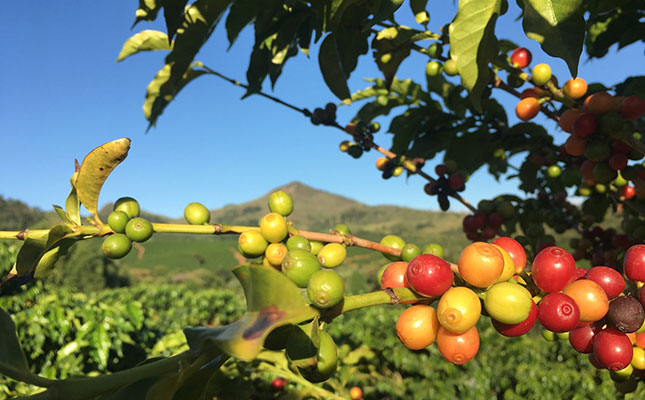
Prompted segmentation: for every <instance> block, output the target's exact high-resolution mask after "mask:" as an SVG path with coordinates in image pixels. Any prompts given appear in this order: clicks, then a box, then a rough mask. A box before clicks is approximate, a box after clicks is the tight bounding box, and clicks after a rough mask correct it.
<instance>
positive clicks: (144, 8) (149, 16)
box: [132, 0, 163, 27]
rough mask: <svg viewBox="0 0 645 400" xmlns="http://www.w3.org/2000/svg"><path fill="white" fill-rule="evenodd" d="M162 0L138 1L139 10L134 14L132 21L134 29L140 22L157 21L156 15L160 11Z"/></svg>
mask: <svg viewBox="0 0 645 400" xmlns="http://www.w3.org/2000/svg"><path fill="white" fill-rule="evenodd" d="M162 3H163V0H159V1H157V0H139V8H138V9H137V12H136V19H135V20H134V24H132V27H134V26H135V25H136V24H138V23H139V22H141V21H154V20H155V19H157V14H158V13H159V10H161V6H162Z"/></svg>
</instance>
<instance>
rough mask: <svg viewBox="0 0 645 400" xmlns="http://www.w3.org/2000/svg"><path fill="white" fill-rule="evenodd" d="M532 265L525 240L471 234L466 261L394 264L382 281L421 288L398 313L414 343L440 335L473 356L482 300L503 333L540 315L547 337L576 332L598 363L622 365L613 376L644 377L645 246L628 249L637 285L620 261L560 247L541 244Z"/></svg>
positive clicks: (452, 354)
mask: <svg viewBox="0 0 645 400" xmlns="http://www.w3.org/2000/svg"><path fill="white" fill-rule="evenodd" d="M525 264H526V252H525V251H524V248H523V247H522V245H521V244H520V243H519V242H517V241H516V240H514V239H512V238H508V237H500V238H498V239H496V240H495V241H494V242H493V243H492V244H489V243H486V242H474V243H471V244H470V245H468V246H467V247H465V248H464V249H463V251H462V252H461V254H460V256H459V260H458V263H457V265H454V264H450V263H448V262H447V261H445V260H444V259H442V258H441V257H437V256H435V255H431V254H421V255H418V256H416V257H414V258H413V259H412V260H410V261H409V262H403V261H401V262H395V263H392V264H389V265H388V266H386V267H385V270H384V271H383V275H382V277H381V279H380V281H381V287H382V288H383V289H387V288H409V289H411V290H413V291H414V292H415V293H417V294H418V295H419V298H418V299H414V300H411V301H407V302H406V303H409V304H413V305H411V306H410V307H409V308H407V309H406V310H405V311H404V312H403V313H402V314H401V315H400V317H399V319H398V321H397V324H396V332H397V335H398V337H399V339H400V340H401V342H402V343H403V344H404V345H405V346H406V347H408V348H410V349H412V350H420V349H423V348H426V347H427V346H430V345H431V344H433V343H435V342H436V343H437V346H438V348H439V351H440V353H441V355H442V356H443V357H444V358H445V359H446V360H447V361H450V362H452V363H455V364H463V363H466V362H468V361H470V360H471V359H472V358H473V357H475V355H476V353H477V351H478V349H479V345H480V341H479V334H478V332H477V329H476V327H475V324H476V322H477V321H478V320H479V318H480V315H481V314H482V308H483V309H485V310H486V314H487V315H488V316H490V318H491V321H492V325H493V326H494V328H495V329H496V330H497V331H498V332H499V333H500V334H502V335H504V336H507V337H517V336H521V335H524V334H526V333H527V332H528V331H529V330H531V329H532V328H533V326H534V325H535V324H536V322H538V321H539V322H540V324H541V325H542V327H543V328H544V329H545V330H546V331H547V333H545V336H551V337H552V336H553V335H555V334H559V335H560V336H561V337H568V338H569V341H570V342H571V344H572V346H573V347H574V348H575V349H576V350H577V351H578V352H581V353H586V354H590V359H591V362H592V363H593V364H594V365H596V366H597V367H599V368H605V369H608V370H610V371H614V372H615V373H612V376H613V375H615V374H618V376H622V377H624V376H628V377H629V376H634V378H633V379H641V378H642V377H643V376H645V350H643V349H642V347H640V346H639V345H638V344H636V345H635V343H636V342H635V341H636V337H637V333H639V332H645V291H643V290H641V291H639V292H638V293H636V292H634V289H633V288H634V287H637V286H638V287H640V286H642V285H643V282H645V245H634V246H632V247H630V248H629V249H628V250H627V252H626V254H625V259H624V266H623V267H624V274H625V276H626V277H627V279H629V280H630V281H632V283H630V285H626V281H625V279H624V278H623V276H622V275H621V274H620V273H619V272H618V271H616V270H615V269H613V268H609V267H606V266H596V267H593V268H591V269H584V268H577V267H576V264H575V260H574V258H573V256H572V255H571V254H570V253H569V252H567V251H566V250H564V249H562V248H560V247H557V246H549V247H546V248H544V249H542V250H541V251H539V252H538V253H537V255H536V256H535V258H534V259H533V262H532V263H531V266H530V272H525V271H524V270H525V268H524V267H525ZM456 276H458V278H456ZM633 295H634V296H633ZM435 302H436V306H433V304H434V303H435ZM414 303H419V304H414ZM644 339H645V338H642V339H641V341H644Z"/></svg>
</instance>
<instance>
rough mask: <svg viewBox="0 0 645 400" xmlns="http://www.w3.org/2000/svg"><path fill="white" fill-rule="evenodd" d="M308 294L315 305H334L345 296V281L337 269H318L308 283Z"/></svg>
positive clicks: (324, 306) (326, 306)
mask: <svg viewBox="0 0 645 400" xmlns="http://www.w3.org/2000/svg"><path fill="white" fill-rule="evenodd" d="M307 296H308V297H309V301H311V304H313V305H314V306H315V307H318V308H330V307H333V306H335V305H336V304H338V303H339V302H340V301H341V300H342V299H343V297H344V296H345V282H344V281H343V278H341V277H340V275H338V274H337V273H336V272H335V271H331V270H320V271H316V272H314V273H313V274H312V275H311V277H310V278H309V282H308V283H307Z"/></svg>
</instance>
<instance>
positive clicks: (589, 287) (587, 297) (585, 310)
mask: <svg viewBox="0 0 645 400" xmlns="http://www.w3.org/2000/svg"><path fill="white" fill-rule="evenodd" d="M564 294H566V295H568V296H570V297H571V298H572V299H573V300H574V301H575V302H576V304H577V305H578V307H579V308H580V321H581V322H595V321H598V320H600V319H601V318H602V317H604V316H605V314H607V310H608V309H609V300H608V299H607V295H606V294H605V291H604V290H603V289H602V288H601V287H600V285H598V284H597V283H596V282H594V281H591V280H589V279H580V280H577V281H574V282H571V283H570V284H569V285H568V286H567V287H565V288H564ZM639 326H640V325H639ZM637 329H638V328H637Z"/></svg>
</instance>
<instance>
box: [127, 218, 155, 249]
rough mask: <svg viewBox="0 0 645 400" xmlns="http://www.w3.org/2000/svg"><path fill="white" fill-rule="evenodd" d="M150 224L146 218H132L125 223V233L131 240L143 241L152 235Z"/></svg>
mask: <svg viewBox="0 0 645 400" xmlns="http://www.w3.org/2000/svg"><path fill="white" fill-rule="evenodd" d="M152 233H153V230H152V224H151V223H150V221H148V220H147V219H144V218H141V217H137V218H132V219H131V220H129V221H128V223H127V224H126V225H125V234H126V236H127V237H128V238H129V239H130V240H132V241H133V242H139V243H141V242H145V241H146V240H148V239H150V238H151V237H152Z"/></svg>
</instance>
